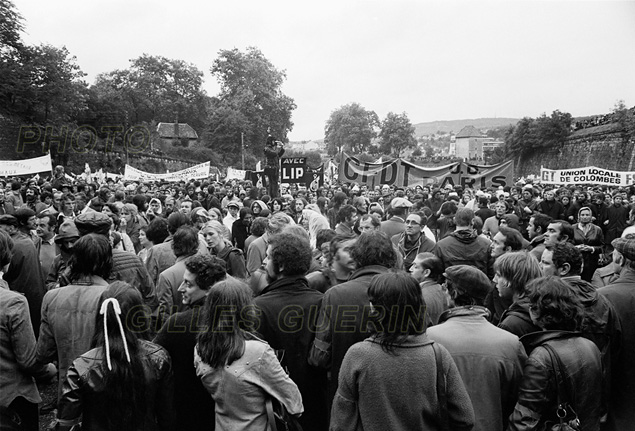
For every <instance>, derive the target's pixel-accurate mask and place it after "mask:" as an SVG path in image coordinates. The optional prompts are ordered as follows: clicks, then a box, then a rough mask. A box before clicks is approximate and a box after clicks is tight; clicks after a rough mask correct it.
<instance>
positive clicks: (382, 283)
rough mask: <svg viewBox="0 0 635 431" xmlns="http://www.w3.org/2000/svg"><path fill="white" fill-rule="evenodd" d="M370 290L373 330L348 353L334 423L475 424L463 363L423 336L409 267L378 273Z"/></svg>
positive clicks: (372, 426) (384, 426)
mask: <svg viewBox="0 0 635 431" xmlns="http://www.w3.org/2000/svg"><path fill="white" fill-rule="evenodd" d="M368 297H369V299H370V304H371V310H373V311H374V312H375V320H374V321H373V324H372V325H369V329H372V332H373V335H372V336H371V337H370V338H367V339H366V340H364V341H362V342H360V343H357V344H354V345H353V346H352V347H351V348H350V349H348V352H346V356H345V357H344V362H343V363H342V368H341V369H340V373H339V387H338V388H337V394H336V395H335V399H334V401H333V409H332V411H331V427H330V429H331V430H358V431H359V430H366V431H367V430H378V431H384V430H393V431H394V430H415V429H417V430H423V429H425V430H442V429H450V430H468V429H472V427H473V426H474V410H473V408H472V403H471V401H470V397H469V395H468V394H467V391H466V389H465V386H464V385H463V381H462V380H461V377H460V375H459V372H458V369H457V367H456V365H455V364H454V361H453V359H452V357H451V356H450V353H448V351H447V350H446V349H445V348H444V347H443V346H441V345H439V344H436V343H434V341H432V340H430V339H429V338H428V336H427V335H426V326H425V321H424V318H425V316H424V315H425V303H424V301H423V298H422V296H421V288H420V287H419V283H417V281H416V280H415V279H414V278H413V277H412V276H410V275H409V274H407V273H405V272H389V273H385V274H379V275H376V276H374V277H373V278H372V280H371V282H370V286H369V287H368ZM438 382H443V383H442V385H443V386H441V387H438V385H437V383H438ZM440 393H441V394H445V397H444V396H443V395H441V396H439V394H440ZM443 400H445V402H444V401H443Z"/></svg>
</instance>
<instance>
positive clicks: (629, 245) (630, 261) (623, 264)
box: [611, 234, 635, 273]
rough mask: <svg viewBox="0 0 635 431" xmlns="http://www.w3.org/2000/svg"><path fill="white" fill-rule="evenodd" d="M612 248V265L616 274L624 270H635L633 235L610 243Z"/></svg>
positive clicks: (634, 241)
mask: <svg viewBox="0 0 635 431" xmlns="http://www.w3.org/2000/svg"><path fill="white" fill-rule="evenodd" d="M611 245H612V246H613V263H614V266H615V267H616V270H617V272H619V273H621V272H622V271H623V270H624V269H625V268H628V269H630V270H635V235H633V234H627V235H626V236H624V237H623V238H617V239H614V240H613V241H611Z"/></svg>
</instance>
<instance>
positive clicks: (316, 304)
mask: <svg viewBox="0 0 635 431" xmlns="http://www.w3.org/2000/svg"><path fill="white" fill-rule="evenodd" d="M311 259H312V254H311V246H310V245H309V243H308V241H306V240H304V239H303V238H301V237H298V236H296V235H293V234H290V233H284V232H283V233H280V234H277V235H274V236H273V237H272V238H271V240H270V242H269V245H268V246H267V257H266V258H265V261H264V266H265V269H266V272H267V280H268V281H269V285H268V286H267V287H265V289H264V290H263V291H262V293H261V294H260V296H258V297H257V298H256V300H255V302H256V306H257V307H258V310H259V312H260V316H261V318H260V325H259V328H258V333H259V334H260V335H262V337H263V338H264V339H265V341H267V342H268V343H269V345H270V346H271V347H272V348H273V349H274V350H276V352H277V353H278V357H279V358H280V363H281V364H282V367H283V368H285V369H286V370H287V371H288V373H289V377H291V380H293V381H294V382H295V384H296V385H298V389H299V390H300V393H301V394H302V403H303V404H304V413H303V414H302V416H301V417H300V424H301V425H302V428H303V429H304V430H305V431H311V430H316V431H317V430H326V429H327V428H328V410H327V403H326V371H325V370H324V369H320V368H317V367H314V366H311V365H309V363H308V361H307V360H308V356H309V350H310V349H311V343H312V341H313V338H314V335H315V329H316V319H317V315H318V311H319V308H320V303H321V301H322V296H323V295H322V293H320V292H318V291H317V290H313V289H311V288H310V287H309V284H308V282H307V279H306V278H305V274H306V273H307V271H308V270H309V267H310V265H311Z"/></svg>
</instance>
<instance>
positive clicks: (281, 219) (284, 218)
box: [267, 212, 295, 235]
mask: <svg viewBox="0 0 635 431" xmlns="http://www.w3.org/2000/svg"><path fill="white" fill-rule="evenodd" d="M288 224H295V222H294V221H293V220H292V219H291V217H289V216H288V215H287V214H285V213H283V212H277V213H275V214H273V215H272V216H271V218H270V219H269V222H268V224H267V232H268V233H269V235H275V234H277V233H280V232H281V231H282V229H283V228H284V227H285V226H286V225H288Z"/></svg>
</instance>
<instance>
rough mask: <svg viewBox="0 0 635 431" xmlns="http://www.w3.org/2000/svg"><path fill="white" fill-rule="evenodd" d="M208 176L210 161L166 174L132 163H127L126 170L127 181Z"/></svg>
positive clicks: (182, 179)
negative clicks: (147, 170)
mask: <svg viewBox="0 0 635 431" xmlns="http://www.w3.org/2000/svg"><path fill="white" fill-rule="evenodd" d="M208 176H209V162H205V163H201V164H199V165H195V166H191V167H189V168H186V169H182V170H180V171H176V172H169V173H165V174H152V173H150V172H144V171H141V170H139V169H137V168H133V167H132V166H130V165H126V170H125V172H124V180H126V181H167V182H177V181H189V180H196V179H201V178H207V177H208Z"/></svg>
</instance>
